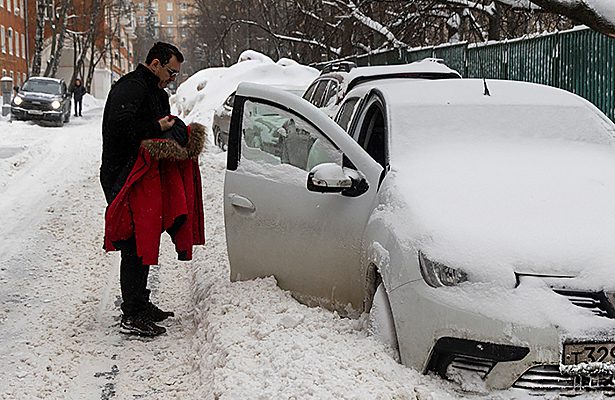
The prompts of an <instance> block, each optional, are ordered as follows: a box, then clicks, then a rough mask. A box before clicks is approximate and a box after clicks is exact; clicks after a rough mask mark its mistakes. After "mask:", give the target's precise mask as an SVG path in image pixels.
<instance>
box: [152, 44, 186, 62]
mask: <svg viewBox="0 0 615 400" xmlns="http://www.w3.org/2000/svg"><path fill="white" fill-rule="evenodd" d="M172 56H175V58H177V61H179V62H184V55H183V54H182V53H181V52H180V51H179V49H178V48H177V47H175V46H173V45H172V44H170V43H165V42H156V43H154V45H153V46H152V48H151V49H149V52H148V53H147V58H146V59H145V63H146V64H148V65H149V64H151V63H152V61H154V59H156V58H157V59H158V60H160V63H161V64H162V65H167V64H168V63H169V61H171V57H172Z"/></svg>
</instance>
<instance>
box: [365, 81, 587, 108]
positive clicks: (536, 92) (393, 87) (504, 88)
mask: <svg viewBox="0 0 615 400" xmlns="http://www.w3.org/2000/svg"><path fill="white" fill-rule="evenodd" d="M486 82H487V87H488V89H489V92H490V95H489V96H486V95H485V94H484V83H483V80H482V79H453V80H439V81H408V80H395V81H386V82H382V83H381V84H380V83H379V84H378V86H377V87H378V89H380V90H381V91H382V92H383V93H385V95H386V96H387V97H389V98H390V99H391V101H392V102H393V103H396V104H405V105H425V104H446V105H450V104H493V105H495V104H497V105H513V104H522V105H538V104H552V105H579V104H581V103H584V102H585V101H584V100H583V99H581V98H580V97H577V96H574V95H571V93H569V92H566V91H564V90H561V89H557V88H553V87H550V86H545V85H539V84H534V83H528V82H520V81H506V80H496V79H493V80H492V79H487V80H486ZM411 93H420V96H412V95H409V94H411Z"/></svg>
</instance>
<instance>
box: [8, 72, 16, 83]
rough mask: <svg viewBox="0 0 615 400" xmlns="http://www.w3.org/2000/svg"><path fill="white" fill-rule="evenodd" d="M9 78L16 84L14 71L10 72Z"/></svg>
mask: <svg viewBox="0 0 615 400" xmlns="http://www.w3.org/2000/svg"><path fill="white" fill-rule="evenodd" d="M9 76H10V77H11V79H12V80H13V82H15V72H13V71H11V72H9Z"/></svg>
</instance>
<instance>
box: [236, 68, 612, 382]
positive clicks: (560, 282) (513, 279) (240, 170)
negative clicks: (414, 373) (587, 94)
mask: <svg viewBox="0 0 615 400" xmlns="http://www.w3.org/2000/svg"><path fill="white" fill-rule="evenodd" d="M487 85H488V89H489V91H490V93H491V95H490V96H488V95H485V94H484V93H485V89H484V83H483V81H482V80H472V79H468V80H462V79H450V80H433V81H418V80H417V81H414V80H412V81H411V80H401V79H400V80H396V79H392V80H387V81H380V82H371V83H370V82H366V83H365V84H363V85H358V86H357V87H355V88H354V89H353V90H351V91H350V92H349V93H348V94H347V96H346V97H345V100H344V103H343V104H342V105H341V108H340V112H339V114H338V116H337V119H338V121H339V119H340V118H342V115H344V108H347V109H351V110H352V113H350V114H351V116H350V117H348V119H349V122H348V123H346V124H345V125H346V130H344V129H343V128H341V127H340V126H339V125H338V124H337V123H336V122H335V121H333V120H332V119H330V118H328V117H327V115H325V113H323V112H322V111H321V110H319V109H317V108H315V107H314V106H313V105H312V104H309V103H307V102H306V101H304V100H302V99H299V98H297V97H296V96H293V95H290V94H287V93H284V92H281V91H278V90H275V89H272V88H267V87H264V86H259V85H254V84H242V85H240V86H239V88H238V89H237V94H236V98H235V107H234V109H233V118H232V122H231V129H230V141H229V153H228V166H227V171H226V180H225V188H224V190H225V205H224V207H225V209H224V212H225V222H226V234H227V245H228V254H229V259H230V266H231V279H232V280H240V279H241V280H245V279H252V278H255V277H263V276H270V275H273V276H275V278H276V279H277V282H278V284H279V286H280V287H281V288H283V289H285V290H289V291H290V292H291V293H292V294H293V295H294V296H295V297H296V298H297V299H299V300H300V301H302V302H304V303H306V304H309V305H322V306H325V307H328V308H330V309H335V310H337V311H339V312H340V313H342V314H343V315H348V316H351V317H354V316H358V315H359V314H360V313H362V312H369V311H371V317H370V319H371V321H372V327H373V328H374V330H375V331H376V334H377V336H378V337H379V338H380V339H381V340H383V341H384V342H385V343H388V344H389V345H391V347H393V348H397V349H398V351H399V356H400V358H401V361H402V363H404V364H406V365H408V366H411V367H414V368H416V369H418V370H420V371H423V372H429V371H434V372H437V373H439V374H441V375H442V376H444V377H447V378H449V379H453V380H458V381H459V382H462V383H467V382H470V381H471V382H475V383H476V382H477V383H478V384H480V385H483V386H484V387H485V388H486V389H504V388H510V387H515V388H519V389H523V390H530V391H532V392H534V393H537V392H538V393H542V392H544V391H556V392H574V393H576V392H577V391H582V390H584V389H587V388H592V389H600V390H610V391H612V390H615V383H614V380H613V371H615V364H613V362H614V360H615V320H614V319H613V318H614V317H615V309H614V305H615V274H614V273H613V270H614V267H613V265H614V264H613V263H614V260H615V147H614V146H613V145H614V139H613V137H614V136H613V135H614V133H615V125H614V124H613V123H612V122H611V121H610V120H608V119H607V118H606V117H605V116H604V115H603V114H602V113H601V112H600V111H599V110H598V109H597V108H596V107H594V106H593V105H591V104H590V103H589V102H587V101H585V100H583V99H582V98H580V97H578V96H576V95H573V94H571V93H568V92H565V91H562V90H559V89H554V88H550V87H546V86H541V85H535V84H529V83H521V82H512V81H488V82H487ZM350 104H352V105H350ZM346 106H347V107H346ZM260 114H267V115H272V114H277V115H279V116H280V117H281V118H286V119H287V123H285V124H284V126H283V128H280V129H279V132H278V138H279V140H278V141H277V144H278V146H279V148H278V149H276V150H275V151H273V150H270V151H264V150H263V149H261V148H256V147H250V145H248V143H249V142H246V141H245V140H244V137H253V135H254V128H253V126H254V122H255V121H257V120H258V118H259V115H260ZM388 323H390V325H388ZM387 326H390V328H387Z"/></svg>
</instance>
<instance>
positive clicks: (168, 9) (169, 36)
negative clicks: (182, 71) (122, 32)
mask: <svg viewBox="0 0 615 400" xmlns="http://www.w3.org/2000/svg"><path fill="white" fill-rule="evenodd" d="M133 4H134V9H135V15H136V18H137V26H138V27H143V28H144V27H146V25H147V14H148V12H149V10H148V9H149V8H151V12H152V17H153V21H152V22H153V27H152V28H153V30H154V37H156V38H160V39H161V40H162V39H164V40H167V41H169V42H171V43H176V44H181V43H182V42H184V41H185V40H186V37H187V35H188V31H187V29H185V28H186V27H187V25H188V21H189V18H190V15H191V13H192V9H193V4H194V1H193V0H133Z"/></svg>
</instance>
